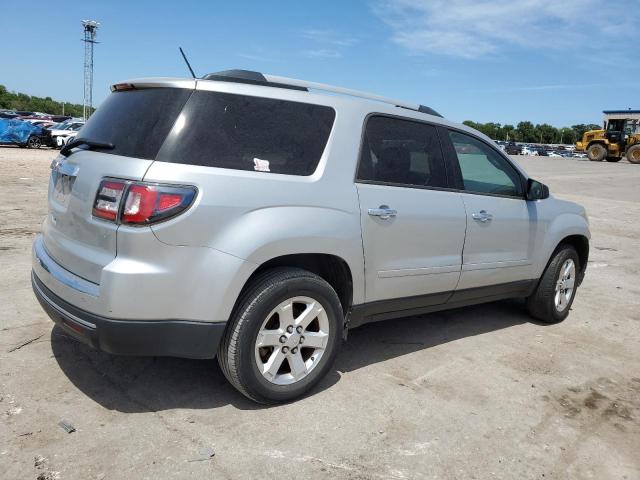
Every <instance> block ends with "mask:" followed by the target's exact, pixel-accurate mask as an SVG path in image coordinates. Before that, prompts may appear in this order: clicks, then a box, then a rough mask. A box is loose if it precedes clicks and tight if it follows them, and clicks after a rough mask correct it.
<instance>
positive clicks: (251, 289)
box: [218, 268, 344, 403]
mask: <svg viewBox="0 0 640 480" xmlns="http://www.w3.org/2000/svg"><path fill="white" fill-rule="evenodd" d="M343 324H344V315H343V312H342V307H341V305H340V300H339V299H338V295H337V294H336V292H335V291H334V290H333V288H332V287H331V285H329V284H328V283H327V282H326V281H325V280H323V279H322V278H320V277H319V276H317V275H315V274H313V273H310V272H307V271H305V270H301V269H298V268H277V269H273V270H268V271H266V272H264V273H262V274H260V275H259V276H258V277H257V278H256V279H255V280H254V281H252V282H251V284H250V285H249V286H248V287H247V288H246V290H245V293H244V294H243V295H242V297H241V298H240V300H239V304H238V306H237V308H236V309H235V311H234V314H233V316H232V318H231V320H230V321H229V325H228V326H227V330H226V332H225V336H224V338H223V340H222V343H221V344H220V350H219V352H218V363H219V364H220V367H221V369H222V371H223V373H224V375H225V376H226V377H227V379H228V380H229V381H230V382H231V384H232V385H233V386H234V387H235V388H237V389H238V390H239V391H240V392H241V393H242V394H244V395H246V396H247V397H249V398H250V399H252V400H254V401H256V402H259V403H279V402H286V401H289V400H293V399H295V398H297V397H299V396H301V395H303V394H304V393H306V392H307V391H308V390H310V389H311V388H313V387H314V386H315V385H316V384H317V383H318V382H319V381H320V380H321V379H322V377H324V376H325V375H326V373H327V372H328V371H329V369H330V368H331V365H332V364H333V361H334V360H335V357H336V355H337V353H338V350H339V347H340V344H341V342H342V329H343Z"/></svg>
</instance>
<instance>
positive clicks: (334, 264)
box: [233, 253, 353, 316]
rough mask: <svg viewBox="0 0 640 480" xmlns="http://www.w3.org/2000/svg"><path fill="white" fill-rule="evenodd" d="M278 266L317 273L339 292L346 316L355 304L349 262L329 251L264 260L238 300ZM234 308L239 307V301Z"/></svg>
mask: <svg viewBox="0 0 640 480" xmlns="http://www.w3.org/2000/svg"><path fill="white" fill-rule="evenodd" d="M277 267H290V268H300V269H302V270H307V271H309V272H312V273H315V274H316V275H318V276H319V277H321V278H322V279H323V280H325V281H326V282H327V283H328V284H329V285H331V287H332V288H333V289H334V290H335V291H336V293H337V294H338V298H339V299H340V304H341V305H342V311H343V312H344V314H345V316H346V314H347V312H348V311H349V309H350V308H351V305H352V304H353V274H352V271H351V268H350V267H349V264H348V263H347V262H346V261H345V260H344V259H343V258H341V257H339V256H337V255H332V254H327V253H295V254H289V255H281V256H278V257H274V258H271V259H269V260H267V261H265V262H263V263H262V264H261V265H260V266H258V268H256V269H255V270H254V271H253V273H252V274H251V275H250V276H249V278H248V279H247V280H246V282H245V283H244V285H243V287H242V289H241V291H240V294H239V295H238V300H239V299H240V298H241V297H242V295H243V293H244V291H245V290H246V289H247V287H248V286H249V285H250V284H251V282H252V281H253V280H254V279H255V278H256V277H257V276H258V275H260V274H261V273H262V272H264V271H265V270H270V269H273V268H277ZM238 300H236V304H235V305H234V307H233V310H235V309H236V307H237V302H238Z"/></svg>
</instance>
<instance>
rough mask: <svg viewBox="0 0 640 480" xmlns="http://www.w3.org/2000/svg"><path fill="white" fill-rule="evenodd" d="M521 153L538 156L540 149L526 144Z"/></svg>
mask: <svg viewBox="0 0 640 480" xmlns="http://www.w3.org/2000/svg"><path fill="white" fill-rule="evenodd" d="M520 153H521V155H529V156H537V155H538V151H537V150H536V149H534V148H533V147H531V146H529V145H524V146H523V147H522V150H521V152H520Z"/></svg>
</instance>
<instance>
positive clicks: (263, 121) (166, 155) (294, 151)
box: [136, 90, 336, 176]
mask: <svg viewBox="0 0 640 480" xmlns="http://www.w3.org/2000/svg"><path fill="white" fill-rule="evenodd" d="M335 115H336V114H335V111H334V110H333V108H331V107H328V106H325V105H312V104H307V103H301V102H291V101H288V100H277V99H272V98H262V97H252V96H245V95H236V94H229V93H222V92H208V91H201V90H196V91H195V92H193V95H192V96H191V98H190V99H189V100H188V101H187V103H186V105H185V107H184V109H183V110H182V112H181V118H182V119H183V120H184V121H181V122H178V121H176V122H175V124H174V126H173V129H172V130H171V132H170V133H169V136H168V137H167V140H166V142H165V143H164V145H163V146H162V149H161V150H160V152H159V153H158V157H157V160H160V161H169V162H177V163H186V164H190V165H202V166H206V167H218V168H230V169H235V170H253V171H258V172H271V173H281V174H286V175H303V176H306V175H311V174H313V172H314V171H315V170H316V167H317V166H318V163H319V162H320V158H321V157H322V154H323V152H324V149H325V147H326V145H327V142H328V141H329V135H330V134H331V129H332V128H333V121H334V119H335ZM136 138H138V137H136Z"/></svg>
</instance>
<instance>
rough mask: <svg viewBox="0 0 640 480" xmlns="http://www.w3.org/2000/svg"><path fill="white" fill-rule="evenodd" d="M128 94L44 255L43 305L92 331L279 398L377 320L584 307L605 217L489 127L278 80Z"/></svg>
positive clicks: (82, 160)
mask: <svg viewBox="0 0 640 480" xmlns="http://www.w3.org/2000/svg"><path fill="white" fill-rule="evenodd" d="M217 80H224V82H223V81H217ZM196 83H197V89H196ZM112 89H113V93H112V94H111V95H110V97H109V98H108V99H107V100H106V101H105V102H104V103H103V104H102V105H101V107H100V108H99V109H98V110H97V111H96V112H95V113H94V114H93V115H92V116H91V118H90V119H89V121H88V122H87V124H86V125H85V126H84V127H83V129H82V131H81V134H80V135H79V136H78V137H76V139H75V140H74V141H72V142H70V143H68V144H67V145H66V146H65V147H64V148H63V149H62V150H61V152H60V153H61V154H60V156H58V157H57V159H56V160H55V161H54V163H53V165H52V173H51V179H50V183H49V198H48V201H49V214H48V216H47V217H46V219H45V222H44V224H43V227H42V232H43V233H42V234H41V235H38V236H37V237H36V239H35V241H34V244H33V274H32V282H33V290H34V292H35V295H36V297H37V298H38V300H39V301H40V303H41V305H42V307H43V308H44V309H45V310H46V311H47V312H48V314H49V315H50V316H51V318H52V319H53V320H54V321H55V322H56V323H57V324H58V325H59V326H60V327H61V328H62V329H63V330H64V331H66V332H67V333H68V334H69V335H71V336H73V337H74V338H77V339H78V340H81V341H83V342H85V343H87V344H89V345H92V346H94V347H97V348H100V349H102V350H104V351H107V352H111V353H116V354H128V355H156V356H157V355H169V356H178V357H191V358H212V357H215V356H217V358H218V362H219V363H220V366H221V368H222V371H223V372H224V374H225V376H226V377H227V379H228V380H229V381H230V382H231V383H232V384H233V385H234V386H235V387H236V388H237V389H238V390H239V391H240V392H242V393H243V394H244V395H246V396H247V397H249V398H251V399H253V400H255V401H257V402H262V403H274V402H283V401H288V400H291V399H294V398H297V397H299V396H300V395H302V394H304V393H305V392H307V391H308V390H309V389H310V388H312V387H313V386H314V385H316V384H317V383H318V382H319V381H320V380H321V379H322V378H323V377H324V376H325V375H326V374H327V372H328V371H329V370H330V369H331V365H332V363H333V360H334V359H335V357H336V355H337V353H338V351H339V349H340V347H341V345H342V343H343V340H344V338H345V337H346V336H347V332H348V330H349V329H351V328H354V327H357V326H359V325H362V324H364V323H367V322H372V321H378V320H385V319H393V318H398V317H405V316H408V315H414V314H424V313H427V312H432V311H437V310H444V309H448V308H455V307H460V306H463V305H471V304H477V303H482V302H489V301H494V300H498V299H503V298H512V297H521V298H525V299H526V304H527V306H528V309H529V312H530V313H531V315H532V316H533V317H534V318H536V319H538V320H540V321H542V322H552V323H553V322H559V321H562V320H563V319H564V318H566V316H567V315H568V314H569V311H570V309H571V304H572V302H573V300H574V298H575V294H576V290H577V288H578V286H579V285H580V283H581V281H582V279H583V277H584V275H585V269H586V266H587V258H588V253H589V237H590V234H589V225H588V222H587V217H586V214H585V210H584V208H582V207H581V206H579V205H577V204H575V203H571V202H568V201H564V200H560V199H557V198H554V197H552V196H550V194H549V190H548V188H547V187H546V186H545V185H543V184H542V183H540V182H539V181H536V180H534V179H532V178H531V177H529V176H528V175H527V173H526V172H525V171H524V170H522V169H521V168H520V167H519V166H518V165H517V164H516V163H515V162H513V161H512V160H511V159H510V158H509V157H508V156H507V155H506V154H504V153H503V152H501V151H500V149H498V148H497V147H496V146H495V144H494V142H492V141H491V139H489V138H488V137H487V136H485V135H483V134H482V133H480V132H478V131H476V130H473V129H471V128H469V127H467V126H465V125H460V124H457V123H453V122H451V121H448V120H446V119H444V118H442V117H441V116H439V115H438V114H437V113H436V112H435V111H433V110H432V109H430V108H428V107H424V106H422V105H415V104H411V103H406V102H399V101H397V100H385V99H381V98H380V97H377V96H371V95H370V94H366V93H361V92H356V91H351V90H344V89H339V88H337V87H331V86H326V85H320V86H319V85H318V84H315V83H308V82H305V81H301V80H293V79H287V78H283V77H273V76H267V75H262V74H260V73H257V72H246V71H229V72H220V73H217V74H210V75H206V76H204V77H203V78H202V79H198V80H194V79H190V78H189V79H179V80H178V79H170V80H168V79H162V78H159V79H143V80H139V81H138V80H131V81H128V82H126V83H123V84H117V85H114V86H113V87H112ZM308 89H309V90H312V89H313V90H314V91H313V92H312V91H309V90H308ZM318 90H320V91H318ZM323 91H324V92H323ZM372 100H376V101H372ZM363 132H364V134H363ZM481 320H482V319H479V320H478V321H481ZM398 328H403V327H402V326H399V327H398ZM372 332H373V331H372ZM372 334H374V333H372ZM381 340H382V339H381Z"/></svg>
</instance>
